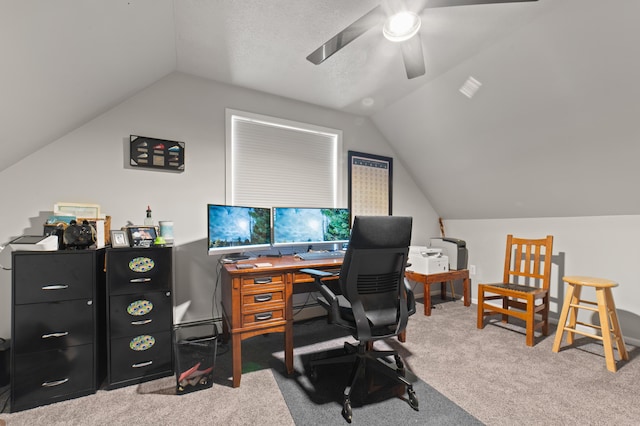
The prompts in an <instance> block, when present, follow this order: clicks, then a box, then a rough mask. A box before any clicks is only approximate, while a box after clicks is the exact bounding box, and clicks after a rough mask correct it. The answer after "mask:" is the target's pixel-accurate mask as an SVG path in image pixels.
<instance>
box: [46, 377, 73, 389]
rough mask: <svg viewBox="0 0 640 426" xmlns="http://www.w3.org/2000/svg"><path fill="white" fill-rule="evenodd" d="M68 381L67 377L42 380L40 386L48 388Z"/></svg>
mask: <svg viewBox="0 0 640 426" xmlns="http://www.w3.org/2000/svg"><path fill="white" fill-rule="evenodd" d="M68 381H69V378H66V379H62V380H56V381H55V382H44V383H43V384H42V387H44V388H50V387H53V386H59V385H61V384H64V383H67V382H68Z"/></svg>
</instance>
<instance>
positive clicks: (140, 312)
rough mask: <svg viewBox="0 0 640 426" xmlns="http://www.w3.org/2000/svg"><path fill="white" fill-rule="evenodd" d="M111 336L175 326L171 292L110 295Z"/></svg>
mask: <svg viewBox="0 0 640 426" xmlns="http://www.w3.org/2000/svg"><path fill="white" fill-rule="evenodd" d="M109 302H110V303H109V327H110V328H109V332H110V337H111V338H115V337H124V336H131V335H137V334H146V333H152V332H157V331H166V330H171V326H172V320H171V318H172V315H173V314H172V309H173V306H172V303H171V292H169V291H156V292H149V293H141V294H131V295H130V294H125V295H123V296H113V297H111V298H110V299H109Z"/></svg>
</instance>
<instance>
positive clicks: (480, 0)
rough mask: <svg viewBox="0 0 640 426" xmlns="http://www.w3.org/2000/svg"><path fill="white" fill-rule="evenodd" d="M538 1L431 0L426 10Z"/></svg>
mask: <svg viewBox="0 0 640 426" xmlns="http://www.w3.org/2000/svg"><path fill="white" fill-rule="evenodd" d="M532 1H538V0H429V1H428V2H427V5H426V6H425V8H431V7H448V6H471V5H474V4H493V3H522V2H532Z"/></svg>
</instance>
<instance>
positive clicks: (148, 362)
mask: <svg viewBox="0 0 640 426" xmlns="http://www.w3.org/2000/svg"><path fill="white" fill-rule="evenodd" d="M151 364H153V361H147V362H141V363H139V364H133V365H132V367H133V368H140V367H146V366H147V365H151Z"/></svg>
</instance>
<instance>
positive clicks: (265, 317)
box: [254, 312, 273, 321]
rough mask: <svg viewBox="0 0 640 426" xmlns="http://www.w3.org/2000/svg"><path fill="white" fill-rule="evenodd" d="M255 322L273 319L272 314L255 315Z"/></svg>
mask: <svg viewBox="0 0 640 426" xmlns="http://www.w3.org/2000/svg"><path fill="white" fill-rule="evenodd" d="M254 317H255V319H256V321H266V320H268V319H271V317H273V312H265V313H263V314H255V315H254Z"/></svg>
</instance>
